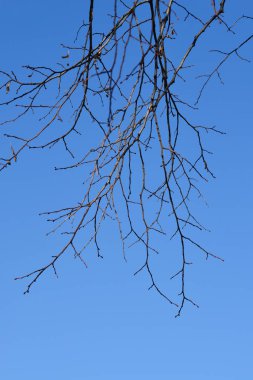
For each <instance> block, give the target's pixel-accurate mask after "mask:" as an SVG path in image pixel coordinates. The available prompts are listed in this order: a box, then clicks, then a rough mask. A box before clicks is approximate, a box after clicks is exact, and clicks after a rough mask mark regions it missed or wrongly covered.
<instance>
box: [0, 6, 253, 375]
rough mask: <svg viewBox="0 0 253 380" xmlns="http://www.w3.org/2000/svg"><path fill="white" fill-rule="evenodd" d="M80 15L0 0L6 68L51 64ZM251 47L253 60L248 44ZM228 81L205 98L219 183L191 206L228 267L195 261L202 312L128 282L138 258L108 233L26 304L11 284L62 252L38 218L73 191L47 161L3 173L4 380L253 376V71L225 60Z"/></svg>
mask: <svg viewBox="0 0 253 380" xmlns="http://www.w3.org/2000/svg"><path fill="white" fill-rule="evenodd" d="M207 2H208V1H207ZM230 6H231V12H232V13H233V14H234V15H240V14H251V15H252V14H253V5H252V2H251V0H243V1H240V4H238V2H237V1H236V0H231V1H230ZM82 8H83V2H82V1H81V0H77V1H76V2H75V5H74V6H73V3H72V4H71V2H67V1H62V0H61V1H60V0H55V1H53V2H50V1H49V0H44V1H43V2H40V1H36V2H34V1H30V0H29V1H27V0H25V1H22V2H20V1H10V0H8V1H3V0H0V9H1V12H0V49H1V64H0V65H1V67H3V68H5V69H7V68H9V69H15V68H17V67H19V66H21V65H22V64H28V63H34V64H35V63H40V62H41V60H44V61H47V62H49V63H53V62H55V61H56V60H57V58H58V57H59V56H60V55H61V54H62V50H60V48H59V44H60V43H61V42H70V41H72V40H73V39H74V37H75V30H76V28H77V27H78V26H79V24H80V22H81V21H82V18H83V16H82ZM101 20H102V17H101ZM101 22H102V21H101ZM245 25H246V26H245V28H244V30H243V33H244V35H247V30H246V27H247V28H248V34H250V28H251V30H252V25H251V24H250V23H248V24H245ZM101 27H103V24H101ZM247 49H248V55H250V54H251V57H252V53H251V52H252V43H251V45H249V46H248V48H247ZM247 49H246V50H245V51H247ZM223 79H224V81H225V86H221V85H219V84H218V82H216V83H214V84H213V85H211V86H210V88H209V90H208V95H206V97H205V98H204V99H203V101H202V110H201V115H204V116H205V118H206V120H211V121H212V122H213V123H216V125H217V127H219V128H221V129H223V130H225V131H226V132H227V135H226V136H221V137H219V136H217V138H216V139H215V141H214V140H212V141H211V145H212V150H215V155H214V157H212V167H213V168H214V170H215V174H216V177H217V179H216V180H215V181H211V182H210V183H209V185H208V186H207V187H206V188H205V198H206V199H207V201H208V207H205V206H204V205H203V204H198V205H196V208H197V210H198V212H199V213H200V215H201V219H202V220H203V221H204V223H205V224H206V225H207V226H208V228H209V229H210V230H211V233H207V234H205V235H204V237H203V239H204V243H205V245H206V246H207V247H209V248H210V250H211V251H212V252H215V253H217V254H218V255H220V256H222V257H224V259H225V262H224V263H223V264H222V263H220V262H218V261H213V260H210V261H208V262H206V261H205V260H204V259H201V260H199V259H198V260H196V261H197V262H196V263H195V265H194V266H193V267H192V268H191V272H190V273H189V275H188V277H187V279H188V284H189V287H190V292H191V295H192V297H193V298H194V300H196V302H197V303H198V304H199V305H200V308H199V309H196V308H193V307H192V306H191V305H186V307H185V309H184V312H183V315H182V317H180V318H176V319H175V318H174V315H175V310H174V309H173V308H172V307H170V306H169V305H168V304H167V303H166V302H164V301H163V300H162V299H161V298H159V297H158V296H157V294H155V293H154V292H152V291H147V288H148V285H149V283H148V281H147V278H146V277H145V276H142V275H141V276H139V277H133V272H134V269H135V266H134V262H132V261H131V255H133V254H134V253H135V252H132V253H130V259H129V263H128V264H126V263H125V262H124V261H123V259H122V255H121V253H120V252H119V245H118V241H117V238H116V237H114V231H113V230H108V234H107V235H108V236H107V237H106V238H105V241H104V251H105V252H106V255H105V256H106V258H105V259H104V260H100V261H97V260H94V261H92V262H91V265H90V266H89V269H88V270H85V269H84V267H83V266H82V265H80V263H79V262H78V261H76V260H73V259H72V258H71V257H70V258H68V257H67V258H66V259H64V260H63V261H62V263H61V264H60V268H58V269H59V275H60V277H59V279H58V280H56V279H55V277H54V276H53V275H52V274H51V273H48V274H47V275H46V276H44V277H43V278H42V279H41V281H40V282H39V284H36V286H35V287H34V288H33V290H32V291H31V293H30V294H29V295H28V296H27V295H26V296H24V295H23V294H22V292H23V290H24V289H25V283H24V282H15V281H14V280H13V279H14V278H15V277H16V276H17V275H20V274H23V273H26V272H27V271H29V270H32V269H33V268H35V267H36V265H38V263H41V262H45V261H46V260H47V257H49V256H50V255H51V252H52V254H54V252H55V251H56V249H57V247H59V244H60V238H58V237H56V236H55V237H52V238H46V237H45V233H46V232H47V231H48V229H49V227H50V226H48V225H47V224H46V223H45V220H43V219H42V218H40V217H39V216H38V213H39V212H41V211H45V210H48V209H50V208H53V206H54V204H55V201H56V200H58V199H59V198H60V199H65V198H66V197H67V196H68V194H69V193H70V192H72V191H74V189H73V188H72V186H71V183H66V181H64V178H63V177H61V176H60V175H59V176H56V175H55V173H54V172H53V171H52V167H53V166H54V165H53V162H52V165H50V160H51V159H52V158H53V154H51V153H50V154H49V155H42V154H39V153H38V154H36V155H34V156H33V157H32V156H30V155H23V157H22V159H20V160H18V163H17V165H16V166H12V167H11V168H10V170H8V171H5V172H4V173H1V178H0V186H1V187H0V188H1V203H0V231H1V241H0V250H1V255H2V258H1V266H0V302H1V312H0V378H2V379H5V380H14V379H20V380H32V379H36V380H42V379H43V380H44V379H58V378H59V379H61V380H69V379H71V380H81V379H87V380H100V379H101V380H102V379H103V380H107V379H108V380H116V379H122V380H125V379H131V380H140V379H145V380H165V379H166V380H168V379H171V380H186V379H187V380H209V379H210V380H211V379H215V380H240V379H251V378H253V366H252V341H253V331H252V320H253V301H252V300H253V297H252V291H253V278H252V266H253V256H252V236H253V226H252V209H253V208H252V206H253V200H252V199H253V198H252V194H253V176H252V174H253V169H252V139H253V131H252V87H253V86H252V85H253V81H252V65H250V64H247V63H243V62H238V61H237V60H232V61H231V62H230V64H228V65H227V66H226V68H225V70H224V71H223ZM0 148H1V147H0ZM164 248H165V249H166V248H167V246H166V243H165V246H164ZM163 270H164V271H165V270H166V268H164V269H163Z"/></svg>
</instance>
